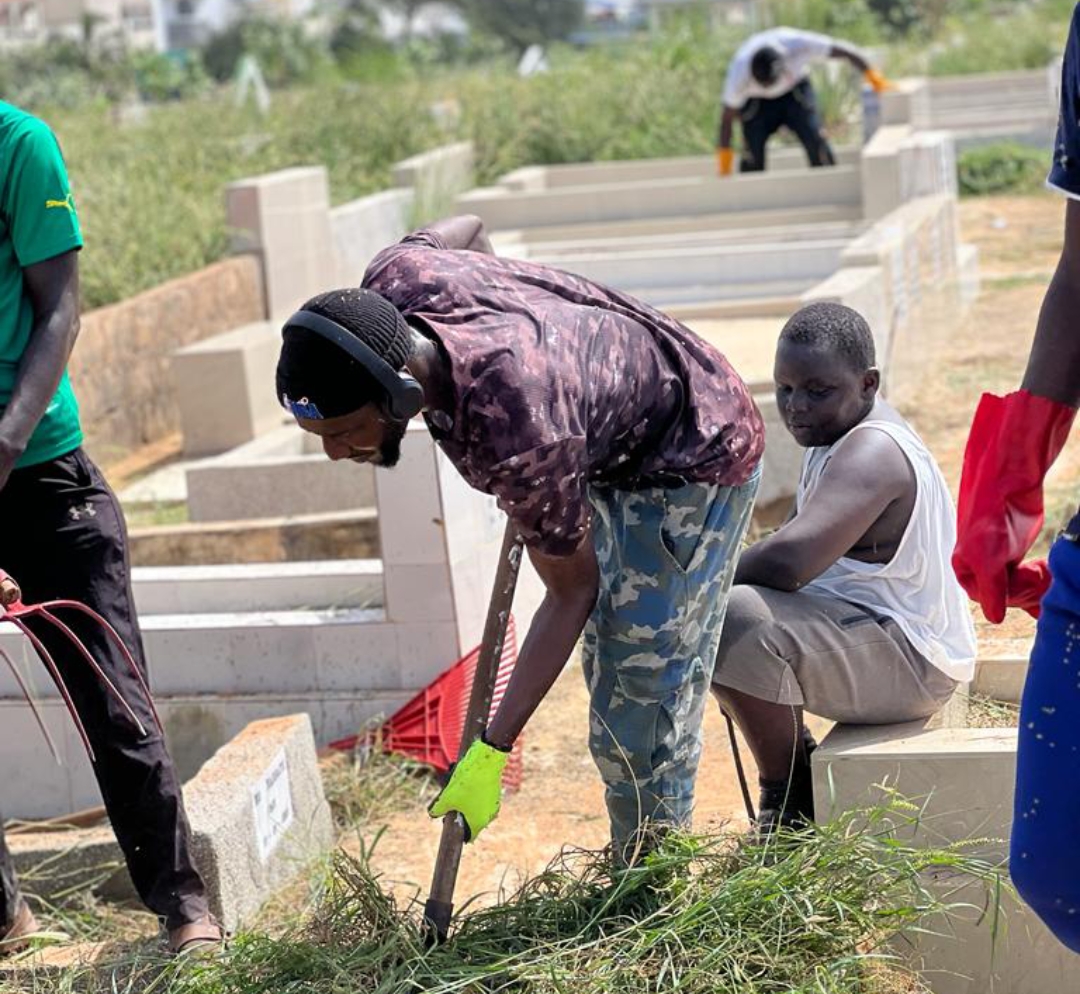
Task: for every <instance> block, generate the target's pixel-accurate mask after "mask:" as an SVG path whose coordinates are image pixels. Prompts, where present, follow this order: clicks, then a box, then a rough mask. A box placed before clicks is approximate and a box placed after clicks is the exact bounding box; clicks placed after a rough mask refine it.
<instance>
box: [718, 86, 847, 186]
mask: <svg viewBox="0 0 1080 994" xmlns="http://www.w3.org/2000/svg"><path fill="white" fill-rule="evenodd" d="M740 118H741V120H742V129H743V154H742V161H741V162H740V164H739V170H740V172H744V173H755V172H761V171H762V170H763V169H764V168H765V146H766V144H768V141H769V139H770V138H771V137H772V136H773V135H774V134H776V132H777V131H779V130H780V129H781V128H784V127H786V128H788V129H789V130H790V131H792V132H793V133H794V134H795V137H796V138H798V139H799V141H800V142H802V146H803V148H805V149H806V155H807V158H808V159H809V160H810V165H812V166H832V165H835V164H836V157H835V156H834V155H833V151H832V149H831V148H830V147H829V143H828V142H827V141H826V140H825V137H824V135H822V133H821V121H820V119H819V118H818V113H817V98H816V97H815V96H814V88H813V87H812V86H811V85H810V80H808V79H804V80H803V81H802V82H801V83H799V85H798V86H796V87H795V89H793V90H791V91H790V92H788V93H785V94H784V95H783V96H782V97H777V98H776V99H775V100H760V99H759V100H750V101H747V104H746V106H745V107H744V108H743V109H742V112H741V114H740Z"/></svg>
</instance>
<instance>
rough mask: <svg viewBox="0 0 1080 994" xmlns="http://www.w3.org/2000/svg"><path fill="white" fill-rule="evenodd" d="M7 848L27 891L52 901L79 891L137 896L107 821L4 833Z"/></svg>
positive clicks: (117, 895) (123, 897) (123, 896)
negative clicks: (49, 829)
mask: <svg viewBox="0 0 1080 994" xmlns="http://www.w3.org/2000/svg"><path fill="white" fill-rule="evenodd" d="M7 846H8V850H9V851H10V853H11V856H12V859H13V861H14V863H15V869H16V872H17V873H18V874H19V885H20V887H21V888H22V889H23V891H24V892H25V893H27V894H32V895H33V896H34V897H37V898H39V899H41V900H44V901H47V902H49V903H54V902H56V901H58V900H60V899H62V898H64V897H67V896H70V895H71V894H76V893H78V892H80V891H91V890H92V891H93V892H94V893H97V894H102V895H103V896H107V897H109V898H112V899H114V900H127V899H130V898H135V897H136V893H135V885H134V884H133V883H132V882H131V877H130V876H129V875H128V871H127V865H126V863H125V862H124V854H123V853H122V852H121V851H120V846H119V844H118V843H117V841H116V836H115V835H114V834H113V830H112V827H111V826H110V825H109V824H108V822H105V823H103V824H100V825H95V826H93V827H90V828H75V829H68V830H61V829H59V828H58V829H56V830H54V831H31V832H8V833H7Z"/></svg>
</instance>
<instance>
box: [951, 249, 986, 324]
mask: <svg viewBox="0 0 1080 994" xmlns="http://www.w3.org/2000/svg"><path fill="white" fill-rule="evenodd" d="M956 270H957V279H958V280H959V283H960V304H961V307H963V309H964V310H965V311H966V310H967V309H968V308H970V307H971V306H972V304H974V303H975V301H976V300H977V299H978V296H979V291H980V289H981V284H982V278H981V276H980V271H979V247H978V245H971V244H966V243H965V244H963V245H960V246H959V247H958V248H957V251H956Z"/></svg>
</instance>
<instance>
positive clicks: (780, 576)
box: [735, 431, 911, 591]
mask: <svg viewBox="0 0 1080 994" xmlns="http://www.w3.org/2000/svg"><path fill="white" fill-rule="evenodd" d="M910 486H911V469H910V467H909V466H908V463H907V460H906V459H905V458H904V455H903V453H902V452H901V451H900V449H899V448H898V447H897V445H896V443H895V442H893V440H892V439H890V438H889V437H888V436H887V435H885V434H884V433H882V432H879V431H860V432H857V433H856V434H854V435H853V436H851V438H849V439H848V440H847V441H846V442H845V443H844V444H843V445H842V446H841V447H840V448H839V449H837V451H836V454H835V455H834V456H833V457H832V459H831V460H830V462H829V465H828V466H827V467H826V469H825V472H824V473H823V474H822V476H821V480H820V481H819V483H818V485H817V488H816V489H815V490H814V493H813V496H812V497H811V498H810V500H809V501H807V502H806V504H805V505H804V506H803V508H802V510H801V511H799V513H798V514H797V515H796V516H795V517H794V518H792V519H791V520H790V521H788V522H787V523H786V524H784V525H781V526H780V528H778V529H777V530H776V531H775V532H773V533H772V535H770V536H769V537H768V538H766V539H763V540H762V541H760V542H758V543H757V544H755V545H753V546H751V547H750V548H749V549H747V550H746V551H745V552H744V553H743V554H742V557H741V558H740V559H739V565H738V567H737V568H736V570H735V582H736V583H752V584H755V585H756V586H759V587H772V588H773V589H774V590H787V591H793V590H798V589H800V588H801V587H803V586H805V585H806V584H807V583H809V582H810V581H811V580H812V579H814V577H816V576H818V575H820V574H821V573H823V572H824V571H825V570H827V569H828V568H829V567H830V566H832V564H833V563H835V562H836V561H837V560H838V559H840V558H841V557H842V556H845V555H847V553H848V552H849V551H850V550H851V549H852V548H853V547H854V546H855V544H856V543H857V542H858V541H859V539H860V538H862V537H863V536H864V535H865V534H866V533H867V531H869V529H870V528H871V526H872V525H873V524H874V523H875V522H876V521H877V520H878V519H879V518H880V517H881V515H882V514H884V512H885V510H886V509H887V508H888V507H889V505H890V504H892V503H893V501H895V500H899V499H901V498H902V497H904V496H905V495H906V494H907V493H908V492H909V488H910Z"/></svg>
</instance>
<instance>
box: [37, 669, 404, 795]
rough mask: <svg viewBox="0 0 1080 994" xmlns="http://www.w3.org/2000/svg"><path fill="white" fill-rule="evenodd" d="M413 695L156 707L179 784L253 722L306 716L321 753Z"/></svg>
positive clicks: (227, 699) (263, 698)
mask: <svg viewBox="0 0 1080 994" xmlns="http://www.w3.org/2000/svg"><path fill="white" fill-rule="evenodd" d="M414 693H415V690H412V689H410V690H366V691H363V692H348V691H341V692H338V691H330V690H322V691H318V692H316V693H309V694H292V695H290V694H273V693H268V694H246V695H245V694H225V695H213V694H197V695H192V696H187V697H165V698H159V699H158V702H157V704H158V711H159V712H160V713H161V719H162V722H163V723H164V725H165V733H166V737H167V739H168V742H169V750H170V752H171V754H172V757H173V761H174V762H175V764H176V769H177V771H178V772H179V774H180V778H181V779H182V780H188V779H190V778H191V777H193V776H194V775H195V774H196V773H197V772H198V771H199V768H200V767H201V766H202V764H203V763H204V762H206V760H207V759H209V758H210V757H211V756H212V755H213V754H214V752H215V751H216V750H217V749H219V748H220V747H221V746H223V745H225V743H227V742H228V741H229V740H230V739H232V738H233V736H235V735H237V734H239V733H240V731H242V730H243V729H244V728H245V727H246V726H247V725H248V724H249V723H251V722H252V721H259V720H261V719H264V718H279V717H282V716H283V715H290V714H297V713H300V712H303V713H306V714H307V715H308V716H309V717H310V719H311V724H312V727H313V729H314V732H315V741H316V743H317V744H318V745H319V746H320V747H322V746H325V745H327V744H329V743H330V742H334V741H336V740H337V739H340V738H344V737H345V736H347V735H353V734H355V733H356V732H358V731H361V730H362V729H363V728H365V727H367V725H368V723H369V722H370V721H371V720H372V719H375V718H377V717H379V716H380V715H381V716H383V717H384V718H385V717H386V716H388V715H390V714H392V713H393V712H395V711H396V710H397V709H398V708H399V707H401V706H402V705H403V704H404V703H405V702H406V701H407V700H408V699H409V698H411V697H412V696H413V694H414ZM99 803H100V802H99ZM65 810H66V809H65ZM53 813H54V814H58V813H61V812H59V811H56V812H53Z"/></svg>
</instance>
